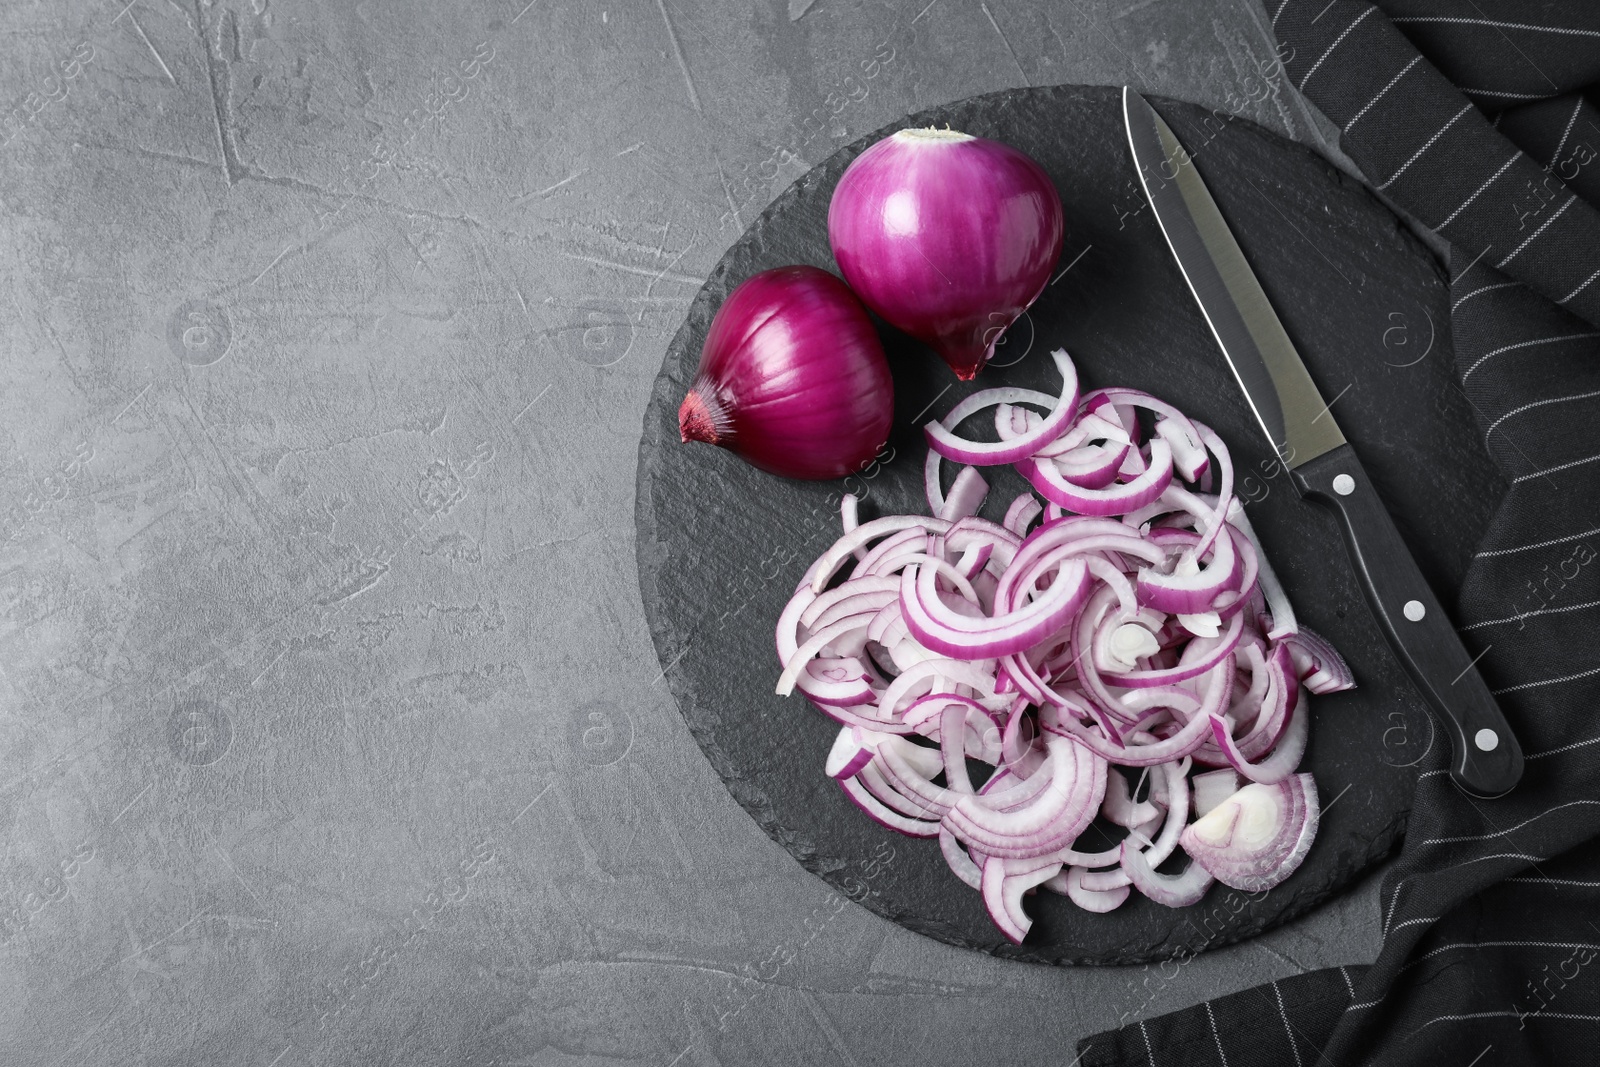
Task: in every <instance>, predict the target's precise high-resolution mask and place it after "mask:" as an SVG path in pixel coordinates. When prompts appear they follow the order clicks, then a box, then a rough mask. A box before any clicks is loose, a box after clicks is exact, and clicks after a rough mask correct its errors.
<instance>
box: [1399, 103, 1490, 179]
mask: <svg viewBox="0 0 1600 1067" xmlns="http://www.w3.org/2000/svg"><path fill="white" fill-rule="evenodd" d="M1471 110H1472V105H1471V104H1468V105H1467V106H1466V107H1464V108H1462V109H1461V110H1460V111H1457V112H1456V113H1455V114H1454V115H1452V116H1451V117H1450V121H1449V122H1446V123H1445V124H1444V125H1443V126H1440V127H1439V129H1438V132H1436V133H1435V134H1434V135H1433V136H1432V137H1430V138H1428V139H1427V141H1425V142H1424V143H1423V145H1422V147H1421V148H1419V149H1417V151H1416V153H1415V154H1414V155H1413V156H1412V157H1411V158H1410V159H1408V160H1406V161H1405V162H1404V163H1402V164H1400V169H1399V170H1397V171H1395V172H1394V173H1393V174H1391V175H1389V180H1388V181H1386V182H1384V183H1383V184H1382V185H1380V186H1378V188H1379V189H1387V188H1389V186H1391V185H1393V184H1394V180H1395V179H1396V178H1398V177H1400V175H1402V174H1404V173H1405V172H1406V168H1408V167H1410V166H1411V164H1413V163H1415V162H1416V161H1417V160H1419V159H1421V158H1422V153H1424V152H1426V151H1427V150H1428V149H1430V148H1432V147H1433V143H1434V142H1435V141H1437V140H1438V139H1439V138H1441V137H1443V136H1444V131H1446V130H1448V129H1449V128H1450V127H1452V126H1454V125H1455V124H1456V120H1457V119H1459V118H1460V117H1461V116H1462V115H1465V114H1466V113H1467V112H1469V111H1471Z"/></svg>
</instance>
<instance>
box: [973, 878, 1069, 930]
mask: <svg viewBox="0 0 1600 1067" xmlns="http://www.w3.org/2000/svg"><path fill="white" fill-rule="evenodd" d="M1007 864H1008V861H1007V860H1004V859H1001V858H1000V857H998V856H991V857H989V859H988V861H987V862H985V863H984V865H983V903H984V905H985V906H986V907H987V908H988V909H989V918H991V919H993V920H994V924H995V925H996V926H998V927H999V928H1000V932H1001V933H1002V934H1005V935H1006V937H1007V938H1008V939H1009V940H1010V941H1011V943H1012V944H1014V945H1020V944H1022V939H1023V938H1025V937H1027V936H1028V930H1029V929H1030V928H1031V927H1032V926H1033V920H1032V919H1031V918H1029V917H1028V913H1027V912H1025V911H1023V910H1022V895H1023V894H1024V893H1026V892H1027V891H1028V890H1030V889H1033V888H1035V887H1036V886H1040V885H1043V884H1044V883H1045V882H1048V881H1049V880H1050V879H1051V878H1053V877H1054V876H1055V874H1056V872H1057V871H1059V870H1060V869H1061V865H1060V864H1059V863H1056V864H1046V865H1045V866H1043V867H1037V868H1034V869H1031V870H1023V871H1019V872H1018V873H1015V874H1013V873H1011V872H1010V870H1009V869H1008V866H1007Z"/></svg>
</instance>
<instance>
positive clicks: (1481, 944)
mask: <svg viewBox="0 0 1600 1067" xmlns="http://www.w3.org/2000/svg"><path fill="white" fill-rule="evenodd" d="M1458 948H1564V949H1575V948H1593V949H1600V945H1589V944H1584V943H1582V942H1567V941H1457V942H1455V943H1454V944H1450V945H1441V946H1439V947H1438V948H1436V949H1434V950H1433V951H1432V952H1425V953H1423V954H1422V955H1420V956H1418V957H1417V958H1416V959H1414V960H1412V961H1411V962H1410V963H1407V964H1406V965H1405V966H1404V967H1401V968H1400V969H1401V970H1402V971H1409V970H1410V969H1411V968H1413V967H1415V966H1416V965H1417V964H1419V963H1421V962H1423V961H1424V960H1429V959H1432V958H1433V957H1435V956H1437V955H1439V954H1440V953H1444V952H1454V951H1455V950H1456V949H1458Z"/></svg>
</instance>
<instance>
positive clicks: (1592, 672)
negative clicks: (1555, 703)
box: [1489, 667, 1600, 759]
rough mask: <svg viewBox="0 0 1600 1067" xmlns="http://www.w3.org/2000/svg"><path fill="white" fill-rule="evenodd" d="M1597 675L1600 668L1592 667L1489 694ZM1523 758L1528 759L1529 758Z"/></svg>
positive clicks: (1512, 691)
mask: <svg viewBox="0 0 1600 1067" xmlns="http://www.w3.org/2000/svg"><path fill="white" fill-rule="evenodd" d="M1597 674H1600V667H1591V668H1589V669H1588V670H1586V671H1579V672H1578V673H1577V674H1563V675H1562V676H1561V677H1559V678H1546V679H1545V680H1544V681H1542V682H1523V683H1522V684H1521V685H1508V686H1506V687H1505V688H1504V689H1491V690H1489V692H1491V693H1493V694H1494V695H1495V696H1499V695H1500V694H1501V693H1515V692H1517V691H1519V690H1522V689H1538V688H1539V687H1540V686H1546V685H1560V684H1561V683H1562V682H1576V681H1578V680H1580V679H1583V678H1593V677H1594V676H1595V675H1597ZM1523 758H1524V759H1526V758H1527V757H1523Z"/></svg>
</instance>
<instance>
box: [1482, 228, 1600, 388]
mask: <svg viewBox="0 0 1600 1067" xmlns="http://www.w3.org/2000/svg"><path fill="white" fill-rule="evenodd" d="M1572 199H1573V200H1576V199H1577V197H1573V198H1572ZM1571 202H1572V201H1571V200H1569V201H1567V203H1569V204H1570V203H1571ZM1512 255H1516V253H1515V252H1513V253H1512ZM1512 284H1513V285H1514V284H1516V283H1515V282H1513V283H1512ZM1586 337H1600V333H1595V332H1594V331H1592V330H1591V331H1590V332H1588V333H1568V334H1562V335H1561V336H1560V337H1541V338H1539V339H1538V340H1536V341H1518V342H1517V343H1516V344H1514V345H1505V346H1503V347H1501V348H1496V349H1495V350H1494V351H1492V352H1485V353H1484V354H1483V355H1482V356H1480V357H1478V361H1477V362H1476V363H1474V364H1473V365H1472V366H1470V367H1468V368H1467V369H1466V372H1465V373H1464V374H1462V375H1461V380H1462V381H1466V380H1467V379H1468V378H1470V377H1472V372H1473V371H1475V370H1477V369H1478V368H1479V367H1481V366H1483V365H1484V363H1486V362H1487V361H1489V360H1491V359H1493V358H1494V357H1495V356H1498V355H1500V354H1501V353H1504V352H1515V351H1516V350H1517V349H1519V348H1532V347H1533V346H1534V345H1551V344H1555V343H1556V342H1557V341H1576V340H1579V339H1580V338H1586Z"/></svg>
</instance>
